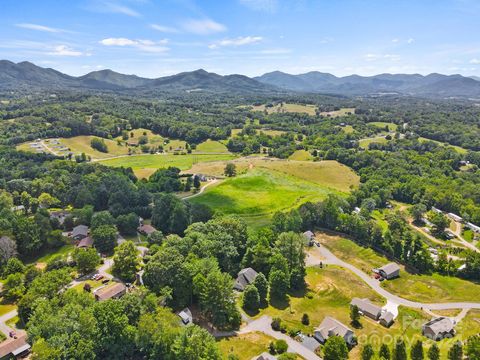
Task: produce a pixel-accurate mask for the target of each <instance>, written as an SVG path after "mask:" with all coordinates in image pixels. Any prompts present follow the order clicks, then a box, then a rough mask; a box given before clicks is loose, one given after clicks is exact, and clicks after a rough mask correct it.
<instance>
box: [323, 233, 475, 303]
mask: <svg viewBox="0 0 480 360" xmlns="http://www.w3.org/2000/svg"><path fill="white" fill-rule="evenodd" d="M317 239H318V240H319V241H320V242H321V243H322V244H324V245H325V246H326V247H327V248H328V249H330V250H331V251H332V252H333V253H334V254H335V255H336V256H338V257H339V258H340V259H342V260H344V261H346V262H348V263H350V264H352V265H354V266H356V267H358V268H359V269H361V270H363V271H364V272H366V273H370V272H371V270H372V269H373V268H376V267H380V266H382V265H384V264H387V263H389V262H390V261H389V260H388V259H387V258H385V257H383V256H381V255H379V254H377V253H376V252H375V251H374V250H372V249H370V248H364V247H361V246H359V245H357V244H356V243H355V242H353V241H352V240H349V239H347V238H344V237H341V236H338V235H334V234H327V233H325V232H319V233H318V234H317ZM401 268H402V270H401V273H400V277H399V278H397V279H394V280H390V281H384V282H383V283H382V286H383V287H384V288H385V289H386V290H388V291H390V292H391V293H393V294H396V295H398V296H401V297H403V298H405V299H409V300H412V301H419V302H425V303H432V302H455V301H478V299H480V284H477V283H474V282H471V281H467V280H463V279H460V278H457V277H453V276H452V277H450V276H443V275H439V274H436V273H434V274H432V275H414V274H411V273H408V272H407V271H405V269H404V268H403V266H401Z"/></svg>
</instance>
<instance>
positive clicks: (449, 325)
mask: <svg viewBox="0 0 480 360" xmlns="http://www.w3.org/2000/svg"><path fill="white" fill-rule="evenodd" d="M454 325H455V324H454V322H453V321H452V319H450V318H447V317H438V318H435V319H433V320H431V321H429V322H427V323H426V324H424V325H423V326H422V334H423V335H424V336H426V337H427V338H429V339H432V340H435V341H438V340H442V339H444V338H451V337H453V336H454V335H455V329H454Z"/></svg>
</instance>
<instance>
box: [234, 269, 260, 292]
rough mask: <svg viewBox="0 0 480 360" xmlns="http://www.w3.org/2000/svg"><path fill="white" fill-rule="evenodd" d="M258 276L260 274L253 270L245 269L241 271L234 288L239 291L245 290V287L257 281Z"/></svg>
mask: <svg viewBox="0 0 480 360" xmlns="http://www.w3.org/2000/svg"><path fill="white" fill-rule="evenodd" d="M257 275H258V273H257V272H256V271H255V270H253V269H252V268H245V269H242V270H240V272H239V273H238V276H237V279H236V280H235V284H234V285H233V288H234V289H235V290H238V291H243V290H245V287H246V286H247V285H250V284H251V283H253V282H254V281H255V278H256V277H257Z"/></svg>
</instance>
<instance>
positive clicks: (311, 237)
mask: <svg viewBox="0 0 480 360" xmlns="http://www.w3.org/2000/svg"><path fill="white" fill-rule="evenodd" d="M303 236H305V238H306V239H307V241H308V245H310V246H312V245H313V241H314V240H315V234H314V233H313V232H312V231H310V230H308V231H305V232H304V233H303Z"/></svg>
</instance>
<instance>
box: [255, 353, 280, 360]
mask: <svg viewBox="0 0 480 360" xmlns="http://www.w3.org/2000/svg"><path fill="white" fill-rule="evenodd" d="M276 358H277V357H276V356H273V355H272V354H270V353H268V352H264V353H261V354H260V355H259V356H254V357H253V358H252V360H275V359H276Z"/></svg>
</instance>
